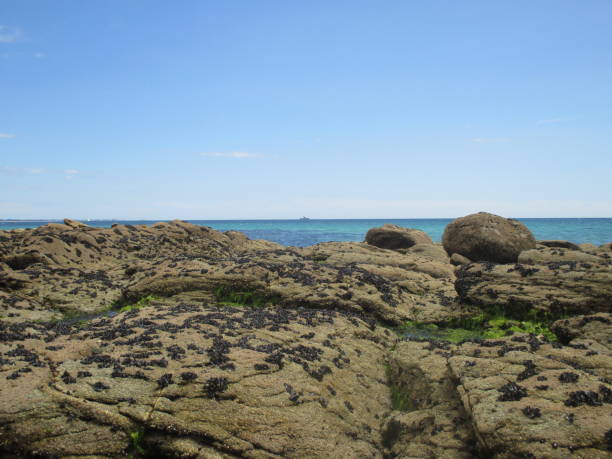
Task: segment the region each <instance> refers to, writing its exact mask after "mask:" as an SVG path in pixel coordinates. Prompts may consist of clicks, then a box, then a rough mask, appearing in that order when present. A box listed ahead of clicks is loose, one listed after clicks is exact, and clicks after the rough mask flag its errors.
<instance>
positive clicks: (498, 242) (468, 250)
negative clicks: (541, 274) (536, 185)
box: [442, 212, 536, 263]
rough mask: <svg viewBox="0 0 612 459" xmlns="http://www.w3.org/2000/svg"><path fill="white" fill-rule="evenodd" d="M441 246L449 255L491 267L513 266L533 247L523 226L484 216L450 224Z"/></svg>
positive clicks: (529, 233) (489, 215)
mask: <svg viewBox="0 0 612 459" xmlns="http://www.w3.org/2000/svg"><path fill="white" fill-rule="evenodd" d="M442 244H443V245H444V249H445V250H446V252H447V253H448V254H449V255H452V254H454V253H458V254H459V255H463V256H464V257H467V258H469V259H470V260H472V261H490V262H494V263H514V262H516V261H517V260H518V256H519V254H520V253H521V252H522V251H523V250H529V249H534V248H535V247H536V241H535V238H534V237H533V234H531V231H529V229H527V227H526V226H525V225H523V224H522V223H520V222H519V221H516V220H513V219H511V218H504V217H500V216H498V215H493V214H489V213H487V212H479V213H477V214H472V215H468V216H466V217H461V218H457V219H456V220H453V221H452V222H451V223H449V224H448V226H447V227H446V229H445V230H444V235H443V236H442Z"/></svg>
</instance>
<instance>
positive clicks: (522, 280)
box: [455, 248, 612, 315]
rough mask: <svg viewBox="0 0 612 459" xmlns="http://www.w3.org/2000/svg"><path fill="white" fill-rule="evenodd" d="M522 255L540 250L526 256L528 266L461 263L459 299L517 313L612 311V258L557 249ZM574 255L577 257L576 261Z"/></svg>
mask: <svg viewBox="0 0 612 459" xmlns="http://www.w3.org/2000/svg"><path fill="white" fill-rule="evenodd" d="M523 254H534V255H535V254H538V258H534V257H531V258H529V257H525V258H529V259H530V260H531V261H530V263H529V264H521V263H514V264H500V265H496V264H492V263H472V264H468V265H464V266H462V267H461V268H460V269H459V270H458V271H457V281H456V283H455V286H456V288H457V292H458V294H459V297H460V299H461V301H464V302H467V303H470V304H474V305H479V306H492V305H497V306H501V307H503V308H504V309H507V310H508V311H509V312H513V310H516V311H517V312H519V313H520V312H526V311H528V310H530V309H535V310H539V311H542V312H550V313H552V314H553V315H554V314H567V313H573V314H589V313H594V312H611V311H612V302H610V298H612V259H611V258H609V257H604V256H603V255H597V256H596V255H589V254H584V253H582V252H575V251H570V250H562V249H556V248H547V249H538V250H530V251H528V252H523V253H522V254H521V257H523ZM572 254H577V255H578V256H579V257H578V258H576V259H574V258H573V257H572ZM585 256H586V257H589V260H588V261H586V260H584V259H583V258H584V257H585ZM538 260H540V261H538Z"/></svg>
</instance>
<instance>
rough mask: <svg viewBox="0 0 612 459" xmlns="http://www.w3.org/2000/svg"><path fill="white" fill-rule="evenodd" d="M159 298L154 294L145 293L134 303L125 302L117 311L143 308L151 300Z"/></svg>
mask: <svg viewBox="0 0 612 459" xmlns="http://www.w3.org/2000/svg"><path fill="white" fill-rule="evenodd" d="M156 300H159V298H158V297H156V296H154V295H147V296H143V297H142V298H140V299H139V300H138V301H136V303H132V304H127V305H125V306H123V307H121V308H120V309H119V312H127V311H132V310H134V309H140V308H144V307H145V306H149V305H150V304H151V302H152V301H156Z"/></svg>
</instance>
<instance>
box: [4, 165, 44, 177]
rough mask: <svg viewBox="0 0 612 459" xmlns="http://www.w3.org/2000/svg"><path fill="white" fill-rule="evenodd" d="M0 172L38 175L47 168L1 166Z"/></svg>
mask: <svg viewBox="0 0 612 459" xmlns="http://www.w3.org/2000/svg"><path fill="white" fill-rule="evenodd" d="M0 172H2V173H3V174H7V175H37V174H42V173H43V172H45V170H44V169H43V168H41V167H8V166H0Z"/></svg>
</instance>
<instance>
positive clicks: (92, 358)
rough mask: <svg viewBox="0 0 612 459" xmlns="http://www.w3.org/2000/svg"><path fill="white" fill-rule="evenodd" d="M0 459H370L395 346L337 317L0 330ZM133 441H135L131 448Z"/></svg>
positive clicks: (205, 310) (138, 321)
mask: <svg viewBox="0 0 612 459" xmlns="http://www.w3.org/2000/svg"><path fill="white" fill-rule="evenodd" d="M2 332H3V338H4V339H3V340H2V341H1V344H0V352H1V354H0V355H1V360H0V364H1V365H0V379H1V380H3V381H4V382H3V383H2V397H1V398H0V425H2V426H3V429H2V431H1V433H0V444H1V445H2V451H3V452H5V453H6V454H11V455H13V456H14V457H15V456H19V455H34V454H38V455H43V456H70V455H102V456H117V455H121V454H124V453H128V452H130V451H131V450H133V447H134V443H133V440H132V435H142V440H141V441H140V445H139V446H141V447H142V448H145V449H147V448H157V449H161V450H163V451H164V452H165V454H169V455H170V456H172V457H178V456H181V455H194V454H195V455H198V454H200V455H201V457H235V456H240V457H257V458H260V457H266V458H272V457H300V458H301V457H331V456H332V455H333V456H334V457H347V458H348V457H381V454H380V451H381V449H382V448H381V447H380V441H381V440H380V438H381V435H380V428H381V422H382V417H383V416H384V415H385V414H386V413H388V412H389V411H390V410H391V406H390V397H389V389H388V386H387V384H386V377H385V367H384V360H385V359H384V355H385V348H386V347H388V346H390V345H391V344H392V343H393V342H395V340H396V338H395V337H394V336H393V334H392V333H391V332H389V330H387V329H383V328H378V327H375V326H374V325H373V324H371V323H369V322H366V321H364V320H362V319H361V318H359V316H355V315H352V314H347V313H344V314H343V313H339V312H337V311H327V310H322V311H314V310H309V309H300V308H296V309H291V310H290V309H284V308H266V309H244V308H243V309H237V308H217V307H212V306H205V305H193V304H192V305H187V304H183V305H178V306H173V307H163V306H161V307H160V306H158V307H156V308H153V307H148V308H143V309H141V310H135V311H131V312H128V313H122V314H119V315H117V316H115V317H113V318H103V319H96V320H93V321H91V322H90V323H88V324H86V325H85V326H83V327H82V328H78V327H70V328H68V327H61V326H56V327H54V328H53V327H50V326H43V325H40V324H29V325H26V324H13V325H12V326H11V325H6V324H5V325H3V327H2ZM138 432H142V434H138Z"/></svg>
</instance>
